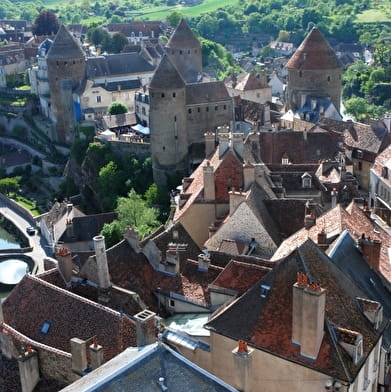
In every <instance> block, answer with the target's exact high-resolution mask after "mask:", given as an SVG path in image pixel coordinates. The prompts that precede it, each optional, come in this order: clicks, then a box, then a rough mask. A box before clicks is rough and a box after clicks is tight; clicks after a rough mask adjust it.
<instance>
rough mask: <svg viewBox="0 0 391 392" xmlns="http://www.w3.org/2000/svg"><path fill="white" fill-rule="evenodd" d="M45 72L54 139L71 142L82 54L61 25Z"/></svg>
mask: <svg viewBox="0 0 391 392" xmlns="http://www.w3.org/2000/svg"><path fill="white" fill-rule="evenodd" d="M46 61H47V72H48V81H49V89H50V111H51V115H50V117H51V120H52V121H53V123H54V134H53V137H52V138H53V139H54V140H56V141H58V142H61V143H66V144H70V143H71V142H72V141H73V139H74V138H75V125H76V122H77V120H78V108H77V99H76V98H74V93H75V91H76V90H77V89H78V88H79V87H80V86H81V85H82V83H83V82H84V79H85V71H86V60H85V56H84V53H83V51H82V49H81V47H80V46H79V44H78V43H77V42H76V40H75V39H74V38H73V36H72V35H71V34H70V33H69V31H68V30H67V29H66V28H65V27H64V25H62V26H61V27H60V29H59V30H58V33H57V35H56V37H55V39H54V41H53V44H52V46H51V47H50V49H49V51H48V53H47V58H46Z"/></svg>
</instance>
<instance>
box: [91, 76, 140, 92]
mask: <svg viewBox="0 0 391 392" xmlns="http://www.w3.org/2000/svg"><path fill="white" fill-rule="evenodd" d="M94 87H102V88H104V89H105V90H106V91H119V90H121V91H123V90H138V89H140V88H141V87H142V86H141V80H140V79H133V80H121V81H119V82H118V81H117V82H108V83H95V84H94Z"/></svg>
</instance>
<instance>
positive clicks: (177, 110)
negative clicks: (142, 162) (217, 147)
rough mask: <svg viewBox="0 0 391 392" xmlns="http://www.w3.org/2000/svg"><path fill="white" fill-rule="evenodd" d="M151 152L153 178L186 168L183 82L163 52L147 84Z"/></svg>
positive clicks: (161, 181) (162, 182)
mask: <svg viewBox="0 0 391 392" xmlns="http://www.w3.org/2000/svg"><path fill="white" fill-rule="evenodd" d="M149 97H150V112H149V126H150V129H151V155H152V168H153V178H154V181H155V182H156V183H157V184H158V185H161V186H165V185H166V183H167V174H175V173H178V174H179V173H182V174H183V173H185V171H186V169H187V152H188V143H187V133H186V114H185V103H186V84H185V81H184V80H183V79H182V77H181V75H180V74H179V72H178V70H177V69H176V67H175V66H174V64H173V63H172V62H171V61H170V59H169V58H168V56H164V57H163V58H162V60H161V62H160V64H159V67H158V69H157V70H156V72H155V74H154V76H153V78H152V80H151V83H150V85H149Z"/></svg>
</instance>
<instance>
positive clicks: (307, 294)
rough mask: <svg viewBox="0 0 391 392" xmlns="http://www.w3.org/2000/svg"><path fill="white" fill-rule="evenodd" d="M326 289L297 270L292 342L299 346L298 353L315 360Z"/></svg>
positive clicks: (321, 335) (293, 303) (320, 336)
mask: <svg viewBox="0 0 391 392" xmlns="http://www.w3.org/2000/svg"><path fill="white" fill-rule="evenodd" d="M325 305H326V290H325V289H322V288H321V287H320V286H319V285H318V284H315V283H309V282H308V277H307V275H306V274H304V273H301V272H299V273H298V274H297V282H296V283H295V284H294V285H293V298H292V343H294V344H297V345H299V346H300V355H302V356H303V357H306V358H310V359H313V360H315V359H316V358H317V356H318V353H319V349H320V345H321V343H322V339H323V334H324V330H323V327H324V316H325Z"/></svg>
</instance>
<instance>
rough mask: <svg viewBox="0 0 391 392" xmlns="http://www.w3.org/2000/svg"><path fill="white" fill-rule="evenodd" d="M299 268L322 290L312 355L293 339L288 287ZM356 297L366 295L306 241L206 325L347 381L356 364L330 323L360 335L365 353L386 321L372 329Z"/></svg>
mask: <svg viewBox="0 0 391 392" xmlns="http://www.w3.org/2000/svg"><path fill="white" fill-rule="evenodd" d="M298 272H304V273H307V275H308V276H309V277H310V279H311V280H312V281H314V282H319V284H320V286H321V287H322V288H324V289H326V309H325V330H324V332H325V334H324V337H323V340H322V343H321V346H320V350H319V354H318V356H317V358H316V360H307V359H305V358H304V357H303V356H301V355H300V348H299V347H298V346H297V345H295V344H292V342H291V339H292V328H291V326H292V286H293V285H294V284H295V283H296V281H297V273H298ZM260 284H264V285H268V286H270V287H271V289H270V291H269V293H268V294H267V295H266V298H262V297H261V296H260V287H259V285H260ZM356 297H363V298H365V294H364V293H363V292H362V291H361V290H360V289H359V288H358V287H356V286H355V285H354V284H353V283H352V281H351V280H350V279H349V278H348V277H347V276H346V275H345V274H343V273H342V271H341V270H340V269H339V268H337V267H336V266H335V265H334V263H333V262H332V261H331V260H330V259H329V258H328V257H327V256H326V255H325V254H324V253H323V252H322V251H321V250H320V249H319V248H318V247H317V246H316V245H315V244H314V243H313V242H312V241H311V240H307V241H306V242H305V243H304V244H302V245H301V247H300V248H299V249H298V250H295V251H293V252H292V253H291V254H290V255H289V256H288V257H286V258H285V259H284V260H283V261H281V262H280V263H278V264H277V265H276V267H275V268H274V269H273V270H272V271H271V272H269V273H268V274H267V275H265V276H264V277H263V278H262V279H261V280H260V281H259V283H258V284H255V285H254V286H253V287H252V288H251V289H250V290H249V291H247V293H246V294H244V295H243V296H241V297H240V298H239V299H237V300H236V301H235V302H234V303H233V304H232V305H231V306H229V307H227V308H226V309H225V310H224V311H223V312H221V313H219V314H217V315H216V316H215V317H214V318H212V319H211V320H210V321H209V322H208V323H207V324H206V328H208V329H210V330H211V331H214V332H215V333H217V334H221V335H224V336H227V337H229V338H231V339H234V340H245V341H247V342H248V344H249V345H250V346H252V347H255V348H257V349H259V350H261V351H266V352H268V353H269V354H274V355H276V356H278V357H280V358H283V359H286V360H289V361H291V362H295V363H297V364H300V365H302V366H305V367H308V368H310V369H313V370H315V371H318V372H321V373H324V374H327V375H329V376H331V377H335V378H337V379H339V380H346V381H351V380H352V379H354V378H355V377H356V375H357V373H358V371H359V370H360V368H361V365H362V361H360V362H359V364H358V365H354V363H353V361H352V359H351V357H349V355H348V354H347V353H346V352H345V351H344V350H343V349H342V347H341V346H339V345H338V342H337V341H336V339H335V334H334V333H332V332H331V331H332V329H333V328H334V327H343V328H346V329H349V330H352V331H356V332H359V333H361V334H362V335H363V352H364V358H366V357H367V355H368V354H369V353H370V351H371V350H372V348H373V346H374V345H375V344H376V343H377V340H378V338H379V336H380V334H381V333H382V330H383V328H384V326H385V323H383V326H382V328H380V330H377V331H376V330H374V329H373V327H372V325H371V324H370V323H369V322H368V320H367V319H366V317H365V316H364V315H363V314H362V312H361V311H360V309H359V307H358V305H357V301H356Z"/></svg>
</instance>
